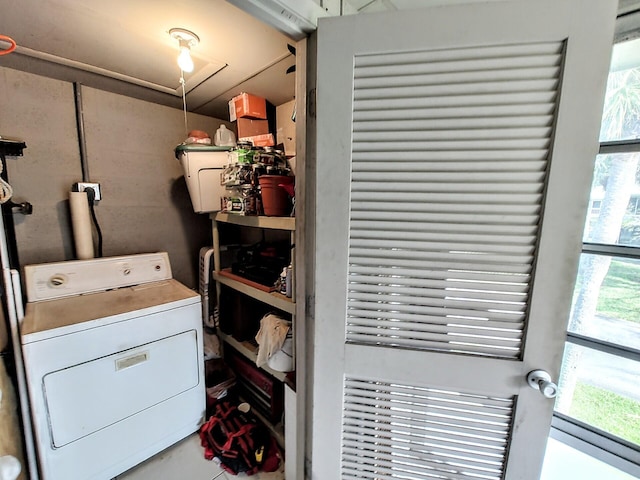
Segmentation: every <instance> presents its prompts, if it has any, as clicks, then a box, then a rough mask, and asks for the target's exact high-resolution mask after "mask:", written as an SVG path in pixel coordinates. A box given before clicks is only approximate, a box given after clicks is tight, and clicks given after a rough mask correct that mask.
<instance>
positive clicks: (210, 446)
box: [199, 401, 280, 475]
mask: <svg viewBox="0 0 640 480" xmlns="http://www.w3.org/2000/svg"><path fill="white" fill-rule="evenodd" d="M199 434H200V442H201V444H202V446H203V447H204V449H205V458H206V459H208V460H211V459H213V458H214V457H216V458H218V460H219V461H220V466H221V467H222V468H224V469H225V470H226V471H227V472H229V473H232V474H234V475H236V474H238V473H245V474H247V475H253V474H254V473H256V472H258V471H259V470H261V469H263V470H264V471H268V472H273V471H275V470H277V469H278V467H279V465H280V452H279V450H278V447H277V445H276V444H275V441H274V440H273V438H272V437H271V435H270V434H269V432H268V430H267V429H266V428H265V427H264V426H263V425H260V424H258V422H257V421H256V419H255V418H254V417H253V416H251V415H249V414H245V413H242V412H240V411H239V410H238V409H237V408H236V406H235V405H232V404H231V403H230V402H228V401H221V402H218V403H217V404H216V405H215V408H214V410H213V414H212V415H211V417H210V418H209V420H207V422H206V423H205V424H204V425H203V426H202V427H200V431H199ZM274 465H275V467H274Z"/></svg>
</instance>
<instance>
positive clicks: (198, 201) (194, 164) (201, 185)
mask: <svg viewBox="0 0 640 480" xmlns="http://www.w3.org/2000/svg"><path fill="white" fill-rule="evenodd" d="M230 148H231V147H214V146H212V145H178V146H177V147H176V151H175V154H176V158H177V159H178V160H179V161H180V164H181V165H182V169H183V172H184V178H185V180H186V182H187V189H188V190H189V196H190V197H191V205H192V206H193V211H194V212H196V213H206V212H216V211H219V210H220V208H221V207H220V202H221V198H222V197H224V196H225V188H224V186H222V185H220V174H221V173H222V172H223V171H224V167H225V165H226V164H227V163H228V161H229V150H230Z"/></svg>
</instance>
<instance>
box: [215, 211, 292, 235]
mask: <svg viewBox="0 0 640 480" xmlns="http://www.w3.org/2000/svg"><path fill="white" fill-rule="evenodd" d="M211 219H212V220H215V221H216V222H223V223H232V224H234V225H242V226H245V227H255V228H270V229H274V230H289V231H294V230H295V229H296V219H295V217H264V216H261V217H257V216H250V215H236V214H233V213H225V212H216V213H212V214H211Z"/></svg>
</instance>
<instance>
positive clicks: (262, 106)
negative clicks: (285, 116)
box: [229, 93, 267, 122]
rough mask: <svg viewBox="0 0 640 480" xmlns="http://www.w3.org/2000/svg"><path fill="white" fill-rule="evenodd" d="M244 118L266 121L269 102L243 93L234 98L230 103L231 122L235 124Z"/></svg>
mask: <svg viewBox="0 0 640 480" xmlns="http://www.w3.org/2000/svg"><path fill="white" fill-rule="evenodd" d="M242 117H248V118H257V119H262V120H266V119H267V101H266V100H265V99H264V98H262V97H258V96H257V95H251V94H250V93H241V94H240V95H237V96H235V97H233V98H232V99H231V101H229V120H231V121H232V122H235V121H236V120H237V119H238V118H242Z"/></svg>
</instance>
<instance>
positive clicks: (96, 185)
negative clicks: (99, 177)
mask: <svg viewBox="0 0 640 480" xmlns="http://www.w3.org/2000/svg"><path fill="white" fill-rule="evenodd" d="M74 187H76V188H74V190H75V191H76V192H84V191H85V190H86V189H87V188H93V191H94V192H95V194H96V198H95V201H96V202H97V201H98V200H102V191H101V190H100V184H99V183H89V182H78V183H76V184H74Z"/></svg>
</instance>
